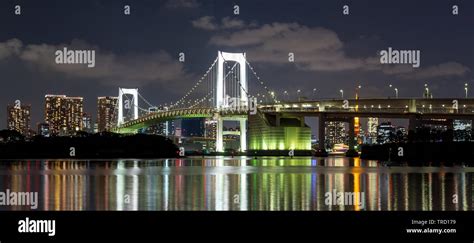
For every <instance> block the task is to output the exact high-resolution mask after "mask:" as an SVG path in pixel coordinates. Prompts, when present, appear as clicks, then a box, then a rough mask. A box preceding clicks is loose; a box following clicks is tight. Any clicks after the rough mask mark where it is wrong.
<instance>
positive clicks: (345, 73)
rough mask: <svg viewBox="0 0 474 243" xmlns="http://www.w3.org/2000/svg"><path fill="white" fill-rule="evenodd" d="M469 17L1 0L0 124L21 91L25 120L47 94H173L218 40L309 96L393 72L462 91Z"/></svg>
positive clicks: (353, 7)
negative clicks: (413, 53)
mask: <svg viewBox="0 0 474 243" xmlns="http://www.w3.org/2000/svg"><path fill="white" fill-rule="evenodd" d="M16 4H20V5H21V8H22V9H21V11H22V14H21V15H20V16H17V15H14V6H15V5H16ZM126 4H128V5H130V6H131V15H130V16H126V15H124V13H123V11H124V9H123V7H124V5H126ZM234 4H237V5H239V7H240V14H239V15H234V14H233V10H234V9H233V6H234ZM345 4H347V5H349V11H350V14H349V15H343V13H342V10H343V9H342V6H343V5H345ZM454 4H456V5H458V6H459V15H457V16H454V15H453V14H452V5H454ZM473 24H474V2H473V1H461V0H458V1H432V0H426V1H409V0H403V1H402V0H397V1H394V0H392V1H365V0H357V1H355V0H354V1H349V0H344V1H338V0H327V1H314V0H305V1H302V0H291V1H290V0H285V1H276V0H272V1H271V0H252V1H250V0H247V1H235V0H234V1H225V0H218V1H217V0H216V1H210V0H208V1H205V0H194V1H193V0H181V1H155V0H154V1H151V0H149V1H147V0H140V1H139V0H136V1H132V0H128V1H119V0H116V1H48V0H43V1H37V0H28V1H26V0H20V1H2V2H0V82H1V84H2V86H1V88H0V106H1V107H5V108H3V110H4V112H0V128H5V127H6V105H7V104H8V103H13V102H14V100H16V99H20V100H21V101H22V102H23V103H29V104H31V105H32V114H33V117H32V128H33V129H35V124H36V123H37V122H40V121H42V119H43V109H44V95H45V94H66V95H68V96H83V97H84V98H85V111H86V112H87V113H91V114H92V115H93V117H95V116H96V114H95V113H96V101H97V96H105V95H110V96H117V95H118V87H137V88H139V92H140V93H141V94H142V95H143V96H144V97H146V98H147V99H148V100H149V101H150V102H152V103H154V104H162V103H165V102H167V103H169V102H170V101H175V100H177V99H179V98H180V97H181V96H182V95H184V93H185V91H186V90H188V88H189V86H190V85H192V84H194V83H195V82H196V81H197V80H198V78H199V77H200V76H201V75H202V74H204V73H205V71H206V70H207V68H208V67H209V66H210V64H211V63H212V61H213V60H214V59H215V58H216V55H217V51H218V50H222V51H228V52H234V51H238V52H246V53H247V59H248V61H249V62H250V63H251V64H252V65H253V66H254V68H255V69H256V71H257V73H258V74H259V76H260V77H261V78H262V79H264V80H265V81H266V83H267V84H268V86H269V87H270V88H271V89H272V90H275V92H276V93H277V94H280V95H281V94H282V92H283V90H288V92H289V93H290V95H292V96H296V90H297V89H301V90H302V91H303V95H306V96H312V90H313V88H316V89H317V93H316V96H317V97H322V98H339V97H340V93H339V90H340V89H343V90H344V94H345V95H346V97H353V96H354V92H355V87H356V86H358V85H359V84H360V85H362V89H361V91H360V95H361V97H362V98H363V97H387V96H393V93H394V92H393V89H390V88H389V87H388V84H392V85H393V86H394V87H397V88H398V89H399V90H400V97H421V95H422V92H423V85H424V83H428V84H429V85H430V89H431V90H432V92H433V95H434V97H435V98H436V97H464V92H465V91H464V83H466V82H467V83H469V84H470V85H471V86H472V88H474V82H473V81H474V75H473V72H472V71H473V69H474V28H473ZM65 46H66V47H69V48H72V49H95V50H96V67H95V68H87V67H86V66H84V65H59V64H56V63H54V58H55V56H54V51H55V50H57V49H62V48H63V47H65ZM388 47H392V48H394V49H399V50H420V51H421V67H420V68H417V69H414V68H412V67H411V65H381V64H380V63H379V55H378V53H379V51H380V50H386V49H387V48H388ZM180 52H184V53H185V55H186V56H185V58H186V59H185V62H184V63H180V62H179V61H178V53H180ZM289 52H293V53H294V54H295V62H294V63H290V62H288V53H289ZM251 82H252V81H251ZM471 96H474V93H472V94H471ZM94 120H95V119H94Z"/></svg>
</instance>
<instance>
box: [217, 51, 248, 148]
mask: <svg viewBox="0 0 474 243" xmlns="http://www.w3.org/2000/svg"><path fill="white" fill-rule="evenodd" d="M229 61H230V62H237V63H238V64H239V70H240V73H239V75H240V80H239V86H240V89H239V90H240V92H239V93H240V94H238V95H239V97H232V98H234V99H236V100H238V102H240V104H239V106H240V105H241V104H243V105H248V97H247V93H248V81H247V69H246V67H247V60H246V59H245V53H229V52H222V51H219V52H218V53H217V79H216V86H215V87H216V91H215V94H216V97H215V100H216V103H215V105H216V108H219V109H226V108H229V104H228V100H227V92H226V84H225V75H226V74H225V72H224V70H225V69H224V63H225V62H229ZM216 118H217V119H216V120H217V124H216V125H217V126H216V151H217V152H224V131H223V129H224V119H223V118H222V117H221V116H219V115H218V114H217V116H216ZM225 120H226V121H228V120H235V121H239V123H240V151H246V150H247V118H236V119H233V118H226V119H225Z"/></svg>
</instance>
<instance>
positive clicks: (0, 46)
mask: <svg viewBox="0 0 474 243" xmlns="http://www.w3.org/2000/svg"><path fill="white" fill-rule="evenodd" d="M22 45H23V43H21V41H20V40H18V39H10V40H8V41H5V42H0V59H3V58H6V57H9V56H11V55H18V53H19V52H20V48H21V46H22Z"/></svg>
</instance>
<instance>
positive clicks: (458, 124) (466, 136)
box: [453, 120, 472, 141]
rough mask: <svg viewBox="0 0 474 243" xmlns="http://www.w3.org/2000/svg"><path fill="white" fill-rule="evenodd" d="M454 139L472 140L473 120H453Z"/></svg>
mask: <svg viewBox="0 0 474 243" xmlns="http://www.w3.org/2000/svg"><path fill="white" fill-rule="evenodd" d="M453 130H454V131H453V132H454V141H470V140H471V138H472V122H471V121H470V120H454V121H453Z"/></svg>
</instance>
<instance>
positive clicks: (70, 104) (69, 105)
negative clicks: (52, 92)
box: [64, 97, 84, 134]
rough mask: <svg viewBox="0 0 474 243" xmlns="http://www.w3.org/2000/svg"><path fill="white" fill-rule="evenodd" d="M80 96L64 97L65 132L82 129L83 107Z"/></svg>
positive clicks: (71, 132)
mask: <svg viewBox="0 0 474 243" xmlns="http://www.w3.org/2000/svg"><path fill="white" fill-rule="evenodd" d="M83 107H84V106H83V98H82V97H66V122H67V125H66V129H65V130H64V133H65V134H74V133H75V132H78V131H83V118H84V108H83Z"/></svg>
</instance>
